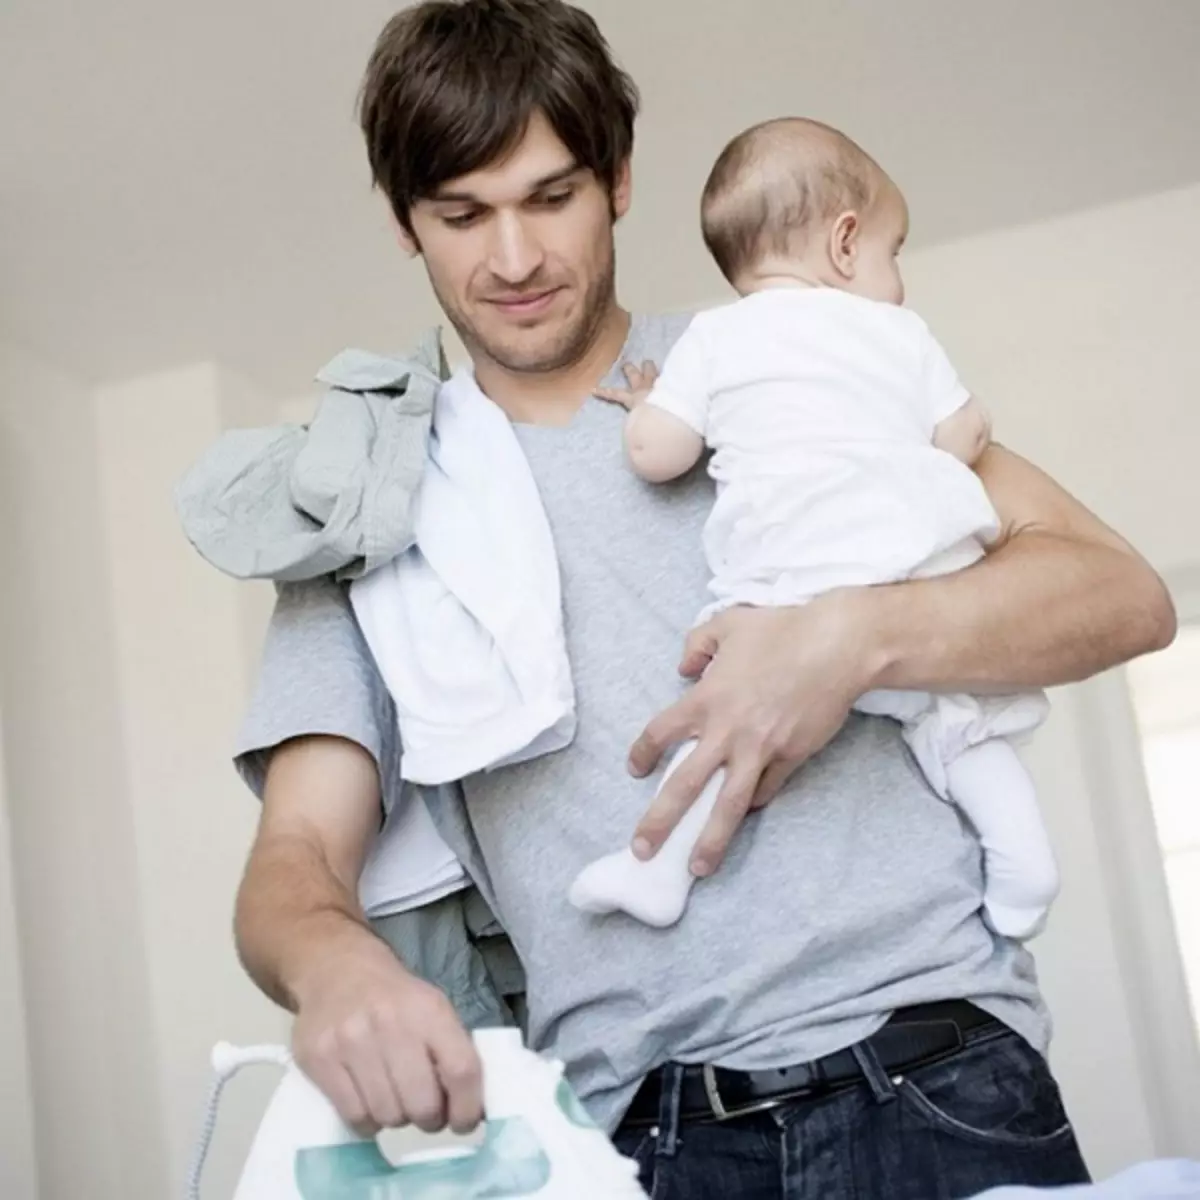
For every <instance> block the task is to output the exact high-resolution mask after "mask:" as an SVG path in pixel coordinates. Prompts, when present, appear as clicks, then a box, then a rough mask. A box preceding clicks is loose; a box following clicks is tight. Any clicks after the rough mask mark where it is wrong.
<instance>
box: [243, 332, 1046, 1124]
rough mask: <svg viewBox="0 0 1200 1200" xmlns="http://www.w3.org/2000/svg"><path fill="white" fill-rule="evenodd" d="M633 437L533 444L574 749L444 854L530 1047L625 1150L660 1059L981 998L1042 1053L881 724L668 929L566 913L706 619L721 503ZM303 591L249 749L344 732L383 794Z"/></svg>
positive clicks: (648, 347) (1022, 988)
mask: <svg viewBox="0 0 1200 1200" xmlns="http://www.w3.org/2000/svg"><path fill="white" fill-rule="evenodd" d="M686 320H687V319H686V318H640V319H636V320H635V322H634V325H633V328H632V330H631V333H630V338H629V342H628V344H627V345H626V348H625V350H624V352H623V354H622V358H621V361H627V360H632V361H636V362H641V361H643V360H645V359H650V360H652V361H654V362H657V363H660V364H661V362H662V360H663V359H664V357H665V356H666V353H667V351H668V350H669V349H670V346H671V344H672V343H673V341H674V340H675V338H677V337H678V336H679V334H680V333H681V332H682V330H683V328H684V327H685V326H686ZM608 382H610V383H613V384H615V383H618V382H619V380H618V379H617V376H616V368H614V374H613V375H612V376H611V377H610V380H609V381H608ZM621 426H622V413H621V412H620V410H619V409H616V408H614V407H612V406H609V405H606V404H604V403H603V402H601V401H598V400H593V401H588V402H587V403H586V404H585V405H584V406H583V407H582V408H581V409H580V410H579V412H578V413H577V414H576V416H575V417H574V419H573V420H572V421H571V423H570V424H569V425H567V426H565V427H562V428H547V427H532V426H518V429H517V432H518V436H519V438H520V441H521V444H522V446H523V448H524V450H525V453H526V456H527V458H528V460H529V463H530V467H531V469H532V471H533V475H534V478H535V479H536V481H537V484H538V487H539V490H540V493H541V497H542V502H543V504H544V506H545V509H546V512H547V515H548V517H549V521H550V525H551V528H552V530H553V533H554V538H555V544H556V547H557V549H558V555H559V562H560V567H561V572H562V589H563V605H564V616H565V623H566V636H567V645H568V649H569V653H570V657H571V664H572V670H573V674H574V679H575V687H576V694H577V703H578V713H579V730H578V734H577V736H576V738H575V741H574V742H573V744H572V745H571V746H569V747H568V748H567V749H566V750H563V751H560V752H559V753H557V754H554V755H549V756H546V757H543V758H540V759H537V760H534V761H532V762H528V763H523V764H520V765H517V766H513V767H507V768H503V769H501V770H498V771H494V772H488V773H485V774H481V775H477V776H473V777H471V778H470V779H468V780H466V781H464V792H465V797H466V812H467V816H468V818H469V829H467V828H466V824H467V823H464V822H459V828H460V829H462V830H463V834H462V837H461V838H460V839H459V840H458V844H455V837H454V834H453V829H451V831H450V838H451V844H452V846H453V848H454V849H455V851H456V852H458V853H459V854H460V855H461V856H462V857H463V858H464V861H475V862H477V863H478V864H479V869H478V871H477V875H478V878H477V882H478V883H479V886H480V889H481V891H483V893H484V895H485V897H486V898H487V899H488V901H489V903H490V904H491V905H492V907H493V910H494V911H495V913H496V915H497V916H498V917H499V919H500V921H501V923H502V924H503V925H504V928H505V930H506V931H507V932H508V934H509V936H510V938H511V939H512V941H513V944H514V946H515V947H516V950H517V953H518V955H519V957H520V959H521V962H522V964H523V966H524V968H525V974H526V980H527V1004H528V1027H529V1039H530V1043H531V1045H533V1046H534V1047H535V1048H536V1049H538V1050H542V1051H545V1052H548V1053H552V1054H554V1055H556V1056H558V1057H561V1058H562V1059H564V1061H565V1062H566V1063H567V1065H568V1071H569V1075H570V1078H571V1081H572V1084H573V1085H574V1087H575V1088H576V1090H577V1091H578V1092H579V1094H580V1096H581V1097H582V1099H583V1100H584V1102H585V1103H586V1104H587V1105H588V1107H589V1108H590V1110H591V1111H592V1113H593V1115H594V1116H595V1117H596V1119H597V1120H599V1121H600V1122H601V1123H602V1124H603V1125H605V1126H606V1127H608V1128H610V1129H611V1128H612V1127H614V1126H615V1124H616V1123H617V1122H618V1121H619V1119H620V1114H621V1112H622V1111H623V1109H624V1107H625V1105H626V1104H627V1103H628V1101H629V1099H630V1097H631V1095H632V1093H633V1090H634V1089H635V1088H636V1087H637V1084H638V1082H639V1081H640V1080H641V1078H642V1077H643V1076H644V1075H645V1074H646V1072H647V1071H649V1070H650V1069H652V1068H653V1067H654V1066H656V1065H658V1064H660V1063H662V1062H664V1061H666V1060H668V1059H674V1060H678V1061H683V1062H714V1063H718V1064H720V1065H724V1066H730V1067H738V1068H743V1069H746V1068H769V1067H775V1066H782V1065H785V1064H789V1063H795V1062H800V1061H804V1060H808V1059H813V1058H817V1057H819V1056H821V1055H823V1054H826V1053H829V1052H830V1051H833V1050H836V1049H840V1048H842V1047H844V1046H847V1045H850V1044H852V1043H853V1042H856V1041H858V1040H860V1039H861V1038H863V1037H866V1036H868V1035H869V1034H870V1033H872V1032H873V1031H874V1030H875V1029H876V1028H878V1027H879V1026H880V1025H882V1024H883V1023H884V1021H886V1019H887V1017H888V1015H889V1014H890V1013H891V1012H892V1011H893V1010H894V1009H896V1008H898V1007H901V1006H904V1005H909V1004H916V1003H921V1002H925V1001H933V1000H945V999H952V998H967V999H971V1000H974V1001H976V1002H977V1003H978V1004H980V1005H981V1006H982V1007H984V1008H986V1009H987V1010H989V1011H990V1012H992V1013H994V1014H995V1015H996V1016H997V1017H999V1018H1000V1019H1001V1020H1003V1021H1005V1022H1006V1023H1007V1024H1009V1025H1010V1026H1011V1027H1012V1028H1014V1029H1015V1030H1017V1031H1018V1032H1019V1033H1021V1034H1022V1035H1023V1036H1024V1037H1026V1038H1027V1039H1028V1040H1029V1041H1030V1042H1032V1043H1033V1044H1034V1045H1035V1046H1037V1047H1038V1048H1039V1049H1044V1047H1045V1044H1046V1041H1047V1039H1048V1032H1049V1031H1048V1020H1047V1017H1046V1014H1045V1011H1044V1008H1043V1006H1042V1004H1041V1001H1040V999H1039V996H1038V991H1037V985H1036V981H1035V978H1034V971H1033V963H1032V959H1031V958H1030V957H1029V955H1028V953H1027V952H1026V951H1024V950H1023V949H1021V948H1020V947H1018V946H1016V945H1015V944H1013V943H1010V942H1005V941H1003V940H1000V939H997V938H995V937H994V936H993V935H992V934H991V933H989V932H988V930H987V929H986V927H985V926H984V924H983V922H982V920H981V919H980V914H979V908H980V902H981V896H982V877H981V868H980V853H979V847H978V844H977V842H976V840H975V839H974V837H973V836H972V835H971V834H970V832H969V831H968V830H967V829H966V828H965V826H964V824H963V822H962V820H961V818H960V816H959V814H958V812H957V810H956V809H954V808H953V807H952V806H950V805H948V804H945V803H943V802H942V801H941V800H939V799H938V798H937V797H936V796H935V795H934V794H933V793H932V792H931V791H930V789H929V787H928V785H927V784H926V782H925V780H924V777H923V776H922V775H921V773H920V772H919V771H918V769H917V768H916V767H915V765H914V764H913V762H912V760H911V758H910V757H909V754H908V751H907V749H906V747H905V746H904V743H903V741H902V740H901V738H900V734H899V727H898V726H896V725H895V724H894V723H892V722H890V721H888V720H886V719H884V718H869V717H863V716H858V715H852V716H851V718H850V720H849V721H848V723H847V725H846V727H845V728H844V730H843V731H842V732H841V734H840V735H839V736H838V737H837V738H836V739H835V740H834V742H833V743H832V744H831V745H830V746H829V747H828V748H827V749H826V750H825V751H823V752H822V753H821V754H819V755H818V756H817V757H816V758H814V759H813V760H812V761H811V762H810V763H808V764H807V765H806V766H805V767H804V768H803V769H802V770H801V771H800V772H798V774H797V775H796V776H795V777H794V778H793V780H792V781H791V783H790V784H789V786H788V787H787V788H786V789H785V791H784V792H783V794H782V795H781V796H780V797H779V798H778V799H777V800H776V801H775V802H774V803H773V804H771V805H769V806H768V807H767V808H765V809H763V810H762V811H761V812H758V813H754V814H751V815H750V816H749V817H748V818H747V819H746V821H745V823H744V824H743V826H742V828H741V830H740V831H739V833H738V834H737V836H736V837H735V839H734V842H733V844H732V846H731V848H730V852H729V854H728V856H727V857H726V859H725V861H724V863H723V864H722V866H721V868H720V869H719V871H718V872H717V873H716V875H714V876H713V877H712V878H710V879H707V880H704V881H702V882H700V883H698V884H697V886H696V887H695V889H694V890H693V892H692V897H691V901H690V904H689V907H688V910H687V912H686V914H685V915H684V918H683V920H682V921H681V922H680V923H679V924H678V925H677V926H675V927H674V928H671V929H667V930H658V929H650V928H648V927H646V926H643V925H640V924H639V923H637V922H635V921H633V920H632V919H630V918H628V917H625V916H623V915H615V916H609V917H593V916H589V915H585V914H583V913H580V912H578V911H576V910H575V909H573V908H572V907H571V906H570V905H569V904H568V903H567V900H566V895H567V890H568V887H569V885H570V882H571V880H572V879H573V878H574V876H575V874H576V872H578V871H579V869H580V868H581V867H583V866H584V865H585V864H586V863H588V862H590V861H591V860H592V859H594V858H596V857H597V856H599V855H601V854H604V853H607V852H609V851H611V850H613V849H615V848H617V847H619V846H621V845H623V844H625V843H627V841H628V839H629V837H630V835H631V833H632V831H633V828H634V826H635V824H636V822H637V819H638V817H639V816H640V815H641V813H642V812H643V811H644V810H645V808H646V805H647V804H648V803H649V801H650V799H651V796H652V795H653V792H654V788H655V786H656V781H655V780H646V781H638V780H634V779H632V778H631V777H630V776H629V775H628V773H627V772H626V769H625V761H626V758H627V755H628V751H629V747H630V745H631V744H632V742H633V740H634V738H635V737H636V736H637V734H638V733H639V732H640V730H641V728H642V727H643V725H644V724H645V722H646V721H647V720H648V719H649V718H650V717H651V716H653V715H654V714H655V713H657V712H658V711H660V710H661V709H663V708H664V707H666V706H667V705H668V704H670V703H671V702H672V701H674V700H675V699H676V698H677V697H678V696H679V695H680V694H681V689H682V687H683V686H684V684H683V683H682V682H681V681H680V679H679V676H678V674H677V665H678V661H679V654H680V649H681V646H682V643H683V638H684V636H685V635H686V633H687V631H688V630H689V629H690V627H691V625H692V622H693V620H694V618H695V615H696V613H697V612H699V610H700V609H701V608H702V607H703V606H704V604H705V603H706V602H707V599H708V595H707V591H706V587H707V572H706V567H705V562H704V555H703V551H702V547H701V531H702V528H703V525H704V521H705V518H706V516H707V514H708V511H709V508H710V506H711V504H712V500H713V486H712V483H711V481H710V480H709V479H708V478H707V476H706V475H705V473H704V471H703V469H702V468H698V469H697V470H696V471H694V472H693V473H691V474H690V475H689V476H687V477H686V478H684V479H683V480H680V481H678V482H676V483H673V484H668V485H665V486H652V485H649V484H646V483H643V482H642V481H641V480H639V479H638V478H637V477H636V476H634V475H633V473H632V472H631V471H630V470H629V468H628V466H627V464H626V463H625V461H624V454H623V448H622V439H621ZM309 586H310V590H309V591H307V592H306V591H305V590H304V589H291V590H289V591H287V592H285V593H284V596H283V598H282V599H281V602H280V609H279V610H278V611H277V614H276V618H275V621H274V622H273V626H272V633H271V636H270V637H269V638H268V642H267V650H266V661H265V665H264V675H263V680H262V684H261V686H260V689H259V692H258V696H257V698H256V700H255V703H254V706H253V708H252V711H251V713H250V716H249V718H248V721H247V725H246V727H245V729H244V731H243V737H242V739H241V746H242V747H243V749H244V750H245V751H249V752H251V753H252V754H257V755H259V756H260V757H261V754H262V753H263V752H264V751H265V750H267V749H269V747H271V746H272V745H275V744H278V742H280V741H282V740H284V739H285V738H288V737H294V736H298V735H300V734H303V733H308V732H324V733H336V734H340V735H341V736H345V737H350V738H352V739H353V740H355V741H358V742H360V743H361V744H363V745H364V746H366V748H367V749H368V750H370V751H371V752H372V753H373V754H374V755H375V756H376V758H377V759H378V760H379V761H380V763H381V767H382V769H383V771H384V774H385V778H386V777H387V776H388V774H389V773H393V772H394V770H395V755H396V745H395V743H396V738H395V732H394V729H392V728H386V727H384V726H385V724H386V723H387V721H388V715H387V706H386V698H384V700H383V701H381V699H380V697H379V689H378V682H377V676H376V673H375V672H374V670H373V666H372V664H371V663H370V660H369V657H368V656H367V652H366V650H365V647H364V645H363V643H362V639H361V638H360V637H359V636H358V634H357V630H356V629H355V628H354V625H353V617H352V615H351V614H350V610H349V609H348V607H347V606H346V605H345V604H344V602H335V603H333V604H332V605H331V601H330V592H329V585H327V584H326V585H309ZM322 588H323V589H324V590H321V589H322ZM306 612H307V616H306V615H305V614H306ZM443 831H444V832H446V830H445V828H444V830H443Z"/></svg>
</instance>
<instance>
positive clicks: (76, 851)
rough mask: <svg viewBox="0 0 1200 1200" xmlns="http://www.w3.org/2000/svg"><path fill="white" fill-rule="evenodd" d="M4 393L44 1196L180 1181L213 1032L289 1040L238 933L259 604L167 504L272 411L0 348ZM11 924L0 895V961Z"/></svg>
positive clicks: (10, 855)
mask: <svg viewBox="0 0 1200 1200" xmlns="http://www.w3.org/2000/svg"><path fill="white" fill-rule="evenodd" d="M0 385H2V386H0V451H2V453H3V462H2V463H0V503H2V504H3V508H4V511H5V513H6V514H7V516H6V520H5V522H3V523H0V528H2V529H3V531H4V532H3V537H4V539H5V540H4V545H3V551H4V561H5V562H6V564H7V568H8V569H7V571H6V580H5V614H4V620H3V622H2V629H0V648H2V651H3V654H2V661H3V674H2V687H3V691H2V695H0V698H2V701H3V711H4V716H5V723H4V724H5V727H4V737H5V757H6V760H7V775H6V777H7V782H8V796H7V800H8V806H9V809H10V817H11V825H12V830H11V852H9V847H8V846H7V845H5V844H4V842H3V840H0V879H5V878H6V877H7V872H8V869H9V867H10V866H11V868H12V888H13V891H14V893H15V907H16V910H17V912H18V913H19V922H18V930H19V951H20V953H19V969H18V970H14V972H13V973H12V975H11V976H10V975H8V974H7V973H6V975H5V977H4V985H5V986H6V987H7V988H10V989H11V987H13V986H15V985H16V984H17V981H23V985H24V986H23V1000H24V1003H23V1006H22V1009H23V1013H24V1019H25V1022H26V1025H27V1029H28V1040H29V1059H30V1067H31V1070H30V1073H29V1074H30V1078H31V1080H32V1087H31V1092H32V1098H33V1105H32V1110H33V1121H32V1126H33V1134H34V1142H35V1145H36V1158H37V1167H38V1172H39V1175H40V1183H41V1192H40V1196H41V1197H43V1198H44V1200H58V1198H59V1197H62V1198H63V1200H66V1198H67V1197H71V1196H87V1197H88V1198H89V1200H126V1198H127V1197H130V1196H138V1197H141V1196H147V1197H150V1196H155V1197H157V1196H167V1195H172V1194H179V1192H180V1188H181V1186H182V1182H183V1178H184V1173H185V1169H186V1164H187V1161H188V1159H189V1158H190V1155H191V1151H192V1144H193V1140H194V1137H195V1134H196V1133H197V1131H198V1128H199V1120H200V1116H201V1108H202V1104H203V1099H204V1095H205V1092H206V1089H207V1086H208V1082H209V1069H208V1053H209V1050H210V1048H211V1045H212V1043H213V1042H214V1041H215V1040H217V1039H219V1038H228V1039H230V1040H234V1041H262V1040H280V1039H281V1038H282V1037H283V1035H284V1033H285V1027H284V1022H283V1021H282V1019H281V1017H280V1015H279V1014H278V1013H277V1011H276V1010H275V1009H274V1008H273V1007H272V1006H271V1005H269V1004H268V1003H267V1001H265V1000H264V999H263V998H262V997H261V996H259V994H258V993H257V992H256V991H255V990H254V989H253V987H252V986H251V985H250V983H249V982H248V981H247V980H246V979H245V977H244V976H243V974H242V972H241V971H240V969H239V967H238V965H237V962H236V959H235V956H234V952H233V946H232V940H231V937H230V923H231V916H232V897H233V890H234V886H235V883H236V880H237V877H238V874H239V871H240V867H241V863H242V861H243V859H244V856H245V852H246V848H247V846H248V842H249V837H250V834H251V831H252V828H253V822H254V816H255V810H254V804H253V801H252V800H251V799H250V798H249V796H248V795H247V793H246V792H245V790H244V789H243V788H242V787H241V785H240V783H239V782H238V781H237V779H236V777H235V776H234V774H233V772H232V770H231V769H230V766H229V757H228V750H229V745H230V740H231V735H232V730H233V726H234V723H235V721H236V720H237V717H238V714H239V712H240V710H241V708H242V706H243V705H244V703H245V699H246V692H247V689H248V687H249V685H250V671H251V670H252V663H253V659H252V657H251V656H250V654H249V652H248V645H249V642H250V640H251V638H252V637H253V638H254V639H257V636H258V633H259V630H260V627H261V619H262V596H261V594H260V593H259V592H256V591H254V590H252V589H239V588H238V587H237V586H236V585H234V584H233V583H232V582H230V581H228V580H225V579H224V578H223V577H221V576H219V575H218V574H217V573H216V572H214V571H212V570H211V569H209V568H207V567H205V566H204V565H203V564H202V563H201V562H200V560H199V559H198V557H197V556H196V555H195V554H194V553H193V552H192V551H191V549H190V547H189V546H188V545H187V544H186V542H185V541H184V539H183V537H182V535H181V534H180V532H179V528H178V524H177V522H176V519H175V516H174V513H173V509H172V506H171V489H172V487H173V485H174V483H175V481H176V480H177V479H178V477H179V475H180V474H181V473H182V471H183V470H184V468H185V466H186V465H188V464H189V463H190V462H191V460H192V459H194V457H195V456H196V454H197V453H199V451H200V450H201V449H202V448H203V447H204V446H205V445H206V444H208V443H209V442H210V441H211V440H212V439H213V438H214V437H215V436H216V435H217V434H218V433H219V432H220V430H221V429H222V428H223V427H225V426H226V425H227V424H231V423H236V422H238V421H245V422H256V421H258V420H260V419H262V412H261V411H260V410H258V409H256V404H257V403H258V401H257V397H255V396H254V395H253V393H252V392H251V391H250V390H249V389H247V388H246V387H245V386H244V385H242V384H240V383H239V382H238V381H236V380H234V379H232V378H230V377H229V376H227V375H224V374H222V373H221V372H218V371H217V370H215V369H214V368H211V367H205V366H201V367H197V368H193V369H187V370H182V371H178V372H172V373H169V374H166V375H162V376H158V377H155V378H149V379H144V380H137V381H131V382H130V383H128V384H125V385H123V386H121V387H113V388H108V389H105V390H104V391H101V392H99V393H96V394H91V393H89V392H87V391H86V390H84V389H83V388H81V387H79V386H78V385H77V384H75V383H74V382H73V381H72V380H70V379H69V378H67V377H65V376H64V375H62V374H61V372H58V371H56V370H54V369H53V368H52V367H51V366H49V365H47V364H44V363H39V362H37V361H35V360H33V359H32V358H31V357H30V356H28V355H26V354H22V353H21V352H20V351H18V350H16V349H13V348H11V347H4V348H3V349H2V350H0ZM3 918H4V909H3V896H2V895H0V952H4V951H7V949H8V947H7V943H6V941H5V934H4V930H5V925H4V920H3ZM0 957H2V958H3V959H4V960H5V961H7V958H8V955H7V954H6V953H4V954H0ZM6 1000H7V992H5V993H4V994H3V995H0V1003H3V1002H5V1001H6ZM4 1024H5V1029H4V1034H5V1040H4V1042H3V1051H4V1056H5V1058H4V1062H5V1064H7V1063H8V1062H9V1061H10V1060H11V1061H12V1062H13V1066H14V1071H15V1067H16V1066H17V1065H18V1063H17V1061H16V1059H15V1057H14V1056H15V1054H16V1049H17V1040H18V1038H19V1028H20V1026H19V1023H17V1022H14V1023H13V1025H12V1027H11V1028H9V1027H8V1023H7V1022H5V1023H4ZM6 1074H7V1073H6ZM9 1082H10V1081H9V1080H8V1079H7V1078H6V1080H5V1085H6V1086H7V1085H8V1084H9ZM19 1083H20V1077H19V1075H16V1074H14V1077H13V1080H12V1085H13V1087H14V1089H15V1090H14V1092H13V1096H14V1098H15V1097H16V1096H17V1095H18V1092H19ZM273 1083H274V1080H273V1079H271V1078H269V1075H268V1074H267V1073H264V1074H261V1075H260V1076H259V1077H258V1078H248V1079H247V1080H246V1081H241V1080H239V1082H238V1084H237V1085H236V1086H235V1087H234V1088H232V1089H230V1091H229V1093H228V1099H227V1101H226V1102H225V1104H224V1105H223V1108H222V1118H223V1120H222V1124H221V1129H220V1134H219V1140H218V1143H217V1145H216V1147H215V1148H214V1152H213V1156H212V1159H211V1164H210V1168H209V1171H208V1172H207V1173H206V1185H207V1187H206V1191H207V1194H210V1195H221V1194H225V1195H228V1194H229V1192H230V1191H231V1190H232V1182H233V1179H234V1177H235V1175H236V1170H237V1167H238V1165H239V1164H240V1162H241V1160H242V1158H243V1157H244V1153H245V1149H246V1146H247V1144H248V1140H249V1137H250V1134H251V1132H252V1130H253V1127H254V1125H255V1123H256V1122H257V1118H258V1114H259V1112H260V1111H261V1108H262V1104H263V1101H264V1099H265V1096H266V1094H267V1092H268V1090H269V1088H270V1087H271V1086H272V1085H273ZM5 1103H6V1105H7V1104H8V1101H7V1099H6V1101H5ZM18 1117H19V1114H15V1115H14V1122H13V1124H12V1125H11V1126H9V1125H6V1127H5V1133H6V1136H11V1137H12V1138H13V1139H14V1151H19V1145H18V1144H17V1140H18V1139H19V1136H20V1133H21V1127H20V1124H19V1121H18V1119H17V1118H18ZM19 1165H20V1159H19V1157H14V1158H13V1160H12V1165H11V1169H12V1170H13V1171H15V1170H17V1168H18V1166H19ZM6 1169H8V1164H7V1163H6ZM21 1169H23V1170H24V1169H25V1168H21ZM14 1186H15V1185H14ZM208 1189H211V1190H208ZM3 1194H4V1196H5V1197H6V1200H7V1197H9V1196H13V1197H14V1200H16V1198H17V1197H19V1196H21V1193H20V1192H19V1191H15V1190H9V1188H7V1187H5V1188H4V1189H3Z"/></svg>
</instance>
